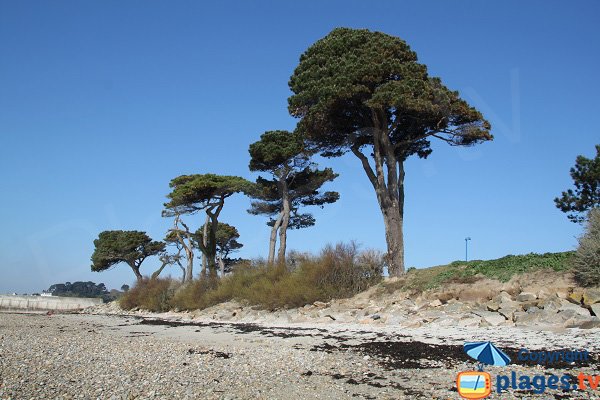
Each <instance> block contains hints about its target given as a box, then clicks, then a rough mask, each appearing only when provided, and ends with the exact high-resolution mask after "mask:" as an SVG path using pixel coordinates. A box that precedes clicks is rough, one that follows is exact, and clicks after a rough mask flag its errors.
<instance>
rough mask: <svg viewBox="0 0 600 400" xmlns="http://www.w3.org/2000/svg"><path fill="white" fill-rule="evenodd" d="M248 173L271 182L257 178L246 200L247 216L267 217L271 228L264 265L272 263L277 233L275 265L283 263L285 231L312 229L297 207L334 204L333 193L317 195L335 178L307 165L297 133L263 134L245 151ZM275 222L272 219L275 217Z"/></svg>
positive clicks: (311, 219) (311, 220)
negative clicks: (268, 176) (249, 202)
mask: <svg viewBox="0 0 600 400" xmlns="http://www.w3.org/2000/svg"><path fill="white" fill-rule="evenodd" d="M248 150H249V153H250V157H251V159H250V165H249V167H250V170H251V171H261V172H269V173H270V174H271V176H272V179H265V178H263V177H258V178H257V180H256V184H255V185H254V188H253V191H252V192H251V193H250V196H251V197H253V198H255V199H257V200H255V201H253V202H252V205H251V208H250V209H249V210H248V212H249V213H251V214H254V215H259V214H263V215H268V216H269V217H270V220H269V222H268V225H269V226H271V238H270V242H269V256H268V262H269V263H273V262H274V259H275V242H276V238H277V232H278V231H279V252H278V260H279V262H283V261H285V250H286V242H287V230H288V229H289V228H292V229H298V228H305V227H308V226H312V225H314V224H315V219H314V217H313V216H312V215H311V214H308V213H303V214H302V213H299V212H298V209H299V208H300V206H308V205H318V206H321V207H323V206H324V205H325V204H327V203H333V202H335V201H337V200H338V198H339V194H338V193H337V192H325V193H321V192H319V189H320V188H321V186H322V185H323V184H324V183H325V182H328V181H332V180H334V179H335V178H336V177H337V174H335V173H333V170H331V168H326V169H325V170H319V169H317V168H316V164H315V163H313V162H311V161H310V157H311V155H312V154H313V153H312V152H311V151H310V150H308V149H307V147H306V145H305V140H304V137H303V136H302V135H301V134H300V133H299V132H298V131H294V132H289V131H282V130H277V131H267V132H265V133H263V134H262V135H261V137H260V140H259V141H257V142H255V143H252V144H251V145H250V147H249V149H248ZM275 216H276V218H273V217H275Z"/></svg>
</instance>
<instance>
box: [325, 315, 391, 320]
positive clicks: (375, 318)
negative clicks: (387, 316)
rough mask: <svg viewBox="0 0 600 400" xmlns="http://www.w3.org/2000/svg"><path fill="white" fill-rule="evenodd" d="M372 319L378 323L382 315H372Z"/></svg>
mask: <svg viewBox="0 0 600 400" xmlns="http://www.w3.org/2000/svg"><path fill="white" fill-rule="evenodd" d="M371 318H372V319H373V320H375V321H376V320H378V319H381V315H379V314H373V315H371ZM334 319H335V318H334Z"/></svg>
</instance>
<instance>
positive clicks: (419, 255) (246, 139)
mask: <svg viewBox="0 0 600 400" xmlns="http://www.w3.org/2000/svg"><path fill="white" fill-rule="evenodd" d="M598 15H600V3H598V2H595V1H578V2H571V3H565V2H558V1H528V2H520V1H504V2H495V3H492V2H484V1H441V0H440V1H421V2H407V1H368V2H367V1H347V0H346V1H327V2H322V1H306V2H301V3H298V2H293V1H252V2H247V1H241V0H240V1H219V2H216V1H213V2H208V1H207V2H200V1H159V0H156V1H152V2H147V1H102V2H82V1H63V0H57V1H52V2H48V1H26V2H24V1H7V0H0V179H1V182H2V195H1V196H0V221H1V222H0V223H1V225H0V226H1V229H0V293H2V292H12V291H16V292H32V291H40V290H42V289H44V288H47V287H48V286H49V285H50V284H52V283H57V282H64V281H76V280H92V281H95V282H105V283H106V284H107V286H109V287H111V288H115V287H120V286H121V285H122V284H123V283H131V282H132V281H133V274H132V273H131V271H130V270H129V268H128V267H127V266H125V265H120V266H118V267H116V268H115V269H113V270H110V271H107V272H103V273H92V272H91V271H90V256H91V254H92V252H93V240H94V239H95V238H96V237H97V235H98V233H99V232H100V231H103V230H108V229H137V230H145V231H147V232H148V233H149V234H150V235H151V236H152V237H154V238H156V239H160V238H162V237H163V235H164V233H165V231H166V230H167V229H168V228H169V226H170V223H171V222H170V221H169V220H166V219H164V218H162V217H161V209H162V204H163V203H164V201H165V196H166V194H167V193H168V192H169V187H168V184H169V181H170V179H172V178H174V177H176V176H178V175H181V174H192V173H208V172H213V173H218V174H231V175H240V176H243V177H246V178H248V179H253V178H254V177H255V175H253V174H251V173H250V172H249V171H248V168H247V165H248V161H249V157H248V145H249V144H250V143H252V142H254V141H256V140H257V139H258V137H259V136H260V134H261V133H262V132H264V131H266V130H272V129H293V127H294V125H295V123H296V121H295V120H294V119H293V118H291V117H290V116H289V115H288V112H287V108H286V107H287V98H288V96H289V95H290V92H289V89H288V86H287V82H288V79H289V76H290V75H291V73H292V72H293V69H294V68H295V66H296V65H297V63H298V58H299V56H300V54H301V53H302V52H303V51H304V50H306V49H307V48H308V47H309V46H310V45H311V44H312V43H313V42H314V41H316V40H318V39H319V38H321V37H323V36H325V35H326V34H327V33H328V32H329V31H331V30H332V29H333V28H335V27H339V26H346V27H354V28H368V29H371V30H379V31H383V32H386V33H388V34H392V35H396V36H399V37H401V38H403V39H404V40H406V41H407V42H408V43H409V44H410V46H411V47H412V48H413V50H415V51H416V52H417V54H418V56H419V59H420V61H421V62H423V63H425V64H427V65H428V67H429V71H430V73H431V74H432V75H436V76H440V77H441V78H442V80H443V82H444V83H445V84H446V85H447V86H448V87H450V88H451V89H455V90H458V91H460V93H461V95H462V96H463V98H465V99H466V100H467V101H469V102H470V103H471V104H472V105H474V106H476V107H477V108H479V109H480V110H481V111H482V112H483V113H484V115H485V116H486V117H487V118H488V119H489V120H490V121H491V123H492V126H493V134H494V135H495V140H494V141H493V142H491V143H486V144H483V145H480V146H477V147H474V148H469V149H457V148H450V147H448V146H446V145H443V144H435V145H434V152H433V154H432V155H431V156H430V157H429V159H427V160H418V159H414V160H412V159H411V160H410V161H409V162H408V163H407V167H406V169H407V178H406V210H405V215H406V216H405V219H406V222H405V241H406V263H407V266H416V267H425V266H432V265H438V264H443V263H447V262H449V261H453V260H457V259H461V258H463V257H464V238H465V237H466V236H470V237H471V238H472V241H471V243H470V254H471V257H473V258H479V259H490V258H497V257H501V256H504V255H506V254H521V253H528V252H547V251H563V250H570V249H573V248H574V246H575V244H576V239H575V237H576V236H577V235H579V234H580V232H581V227H580V226H578V225H576V224H573V223H571V222H569V221H568V220H567V218H566V216H565V215H564V214H562V213H561V212H560V211H559V210H558V209H556V208H555V206H554V203H553V198H554V197H556V196H557V195H559V194H560V192H561V191H563V190H566V189H567V188H569V187H570V186H571V180H570V177H569V168H570V167H571V166H572V165H573V164H574V160H575V157H576V156H577V155H579V154H585V155H587V156H592V155H593V154H594V145H595V144H597V143H600V139H599V138H600V134H599V132H598V128H597V126H596V125H597V123H596V119H597V115H598V111H600V110H599V102H598V99H597V93H599V92H600V83H599V80H598V79H597V69H598V64H599V61H600V52H599V47H598V43H599V42H600V41H599V39H600V28H598V24H597V17H598ZM319 162H320V164H321V165H322V166H331V167H333V168H334V169H335V171H336V172H338V173H339V174H340V177H339V178H338V180H337V181H336V182H334V183H333V184H330V186H329V189H331V190H337V191H339V192H340V194H341V200H340V201H339V202H338V203H336V204H334V205H330V206H328V207H326V208H325V209H323V210H318V209H317V210H314V211H315V212H314V214H315V216H316V218H317V225H316V226H315V227H313V228H309V229H305V230H302V231H293V232H291V234H290V235H289V242H288V244H289V246H290V248H294V249H298V250H302V251H318V249H320V248H321V247H322V246H323V245H324V244H326V243H329V242H337V241H350V240H356V241H357V242H358V243H360V244H362V245H363V246H364V247H373V248H378V249H382V250H383V249H385V240H384V231H383V222H382V218H381V215H380V212H379V209H378V206H377V203H376V200H375V196H374V193H373V189H372V188H371V187H370V185H369V183H368V180H367V178H366V176H365V175H364V172H363V171H362V169H361V168H360V165H359V163H358V161H357V160H356V159H355V158H354V157H353V156H352V155H346V156H344V157H342V158H339V159H333V160H330V159H326V160H319ZM248 206H249V200H248V199H246V198H244V197H242V196H238V197H235V198H232V199H230V201H228V202H227V204H226V206H225V209H224V211H223V214H222V218H221V220H222V221H224V222H228V223H231V224H234V225H236V226H237V227H238V229H239V231H240V233H241V238H240V241H241V242H242V243H244V244H245V247H244V248H243V249H242V251H241V252H240V256H242V257H248V258H252V257H258V256H265V255H266V251H267V247H268V232H269V231H268V227H267V226H266V225H265V219H264V218H262V217H256V216H251V215H248V214H247V213H246V211H245V210H246V209H247V208H248ZM201 220H202V217H201V216H196V217H194V218H189V222H190V223H191V224H192V225H196V226H197V225H199V224H200V221H201ZM156 264H157V261H156V260H148V261H147V265H145V266H143V267H142V270H143V271H144V272H145V273H150V272H151V271H152V270H153V268H154V267H155V266H156ZM172 272H173V274H174V275H175V274H177V275H178V271H176V270H173V271H172Z"/></svg>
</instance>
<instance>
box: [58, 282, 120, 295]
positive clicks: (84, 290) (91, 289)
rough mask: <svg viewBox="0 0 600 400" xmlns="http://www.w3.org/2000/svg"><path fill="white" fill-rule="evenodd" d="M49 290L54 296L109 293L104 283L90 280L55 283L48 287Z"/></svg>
mask: <svg viewBox="0 0 600 400" xmlns="http://www.w3.org/2000/svg"><path fill="white" fill-rule="evenodd" d="M48 292H50V293H52V295H53V296H62V297H103V296H106V295H107V294H108V291H107V290H106V286H105V285H104V283H99V284H95V283H94V282H89V281H88V282H80V281H77V282H73V283H71V282H65V283H55V284H54V285H52V286H50V287H49V288H48Z"/></svg>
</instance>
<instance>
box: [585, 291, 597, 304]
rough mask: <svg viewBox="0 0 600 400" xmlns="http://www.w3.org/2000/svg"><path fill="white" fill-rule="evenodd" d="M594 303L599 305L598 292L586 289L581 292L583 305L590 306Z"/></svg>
mask: <svg viewBox="0 0 600 400" xmlns="http://www.w3.org/2000/svg"><path fill="white" fill-rule="evenodd" d="M596 303H600V290H599V289H586V290H585V292H583V304H585V305H587V306H590V305H592V304H596Z"/></svg>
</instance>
